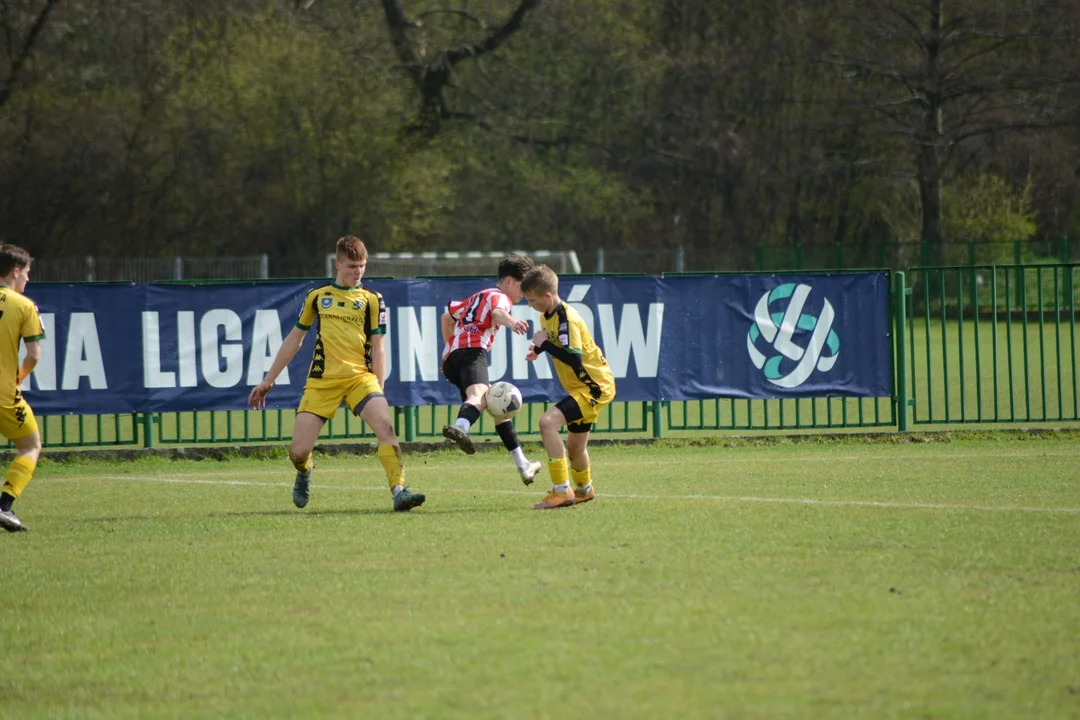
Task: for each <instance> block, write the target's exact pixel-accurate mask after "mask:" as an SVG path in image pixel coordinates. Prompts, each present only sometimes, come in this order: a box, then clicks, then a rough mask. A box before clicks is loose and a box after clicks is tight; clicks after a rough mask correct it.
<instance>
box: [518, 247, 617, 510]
mask: <svg viewBox="0 0 1080 720" xmlns="http://www.w3.org/2000/svg"><path fill="white" fill-rule="evenodd" d="M521 291H522V293H523V294H524V296H525V299H526V300H527V301H528V303H529V307H531V308H532V309H533V310H536V311H538V312H539V313H540V330H538V331H537V332H536V334H535V335H534V336H533V340H532V344H531V345H530V346H529V354H528V355H527V356H526V359H527V360H529V361H534V360H536V359H537V358H538V357H539V356H540V353H544V352H546V353H548V354H549V355H551V358H552V360H553V361H554V362H553V363H552V364H553V365H554V366H555V374H556V375H557V376H558V377H559V382H560V383H561V384H562V386H563V389H564V390H566V392H567V396H566V397H564V398H563V399H562V400H560V401H559V402H557V403H556V404H555V406H554V407H552V408H550V409H548V411H547V412H545V413H544V414H543V415H542V416H540V435H541V437H542V438H543V440H544V449H545V450H547V454H548V471H549V472H550V473H551V484H552V488H551V491H550V492H549V493H548V494H547V495H545V496H544V498H543V499H542V500H541V501H540V502H538V503H536V504H535V505H533V509H534V510H548V509H552V508H561V507H569V506H571V505H574V504H577V503H585V502H589V501H590V500H592V499H593V498H595V497H596V491H595V489H594V488H593V483H592V468H591V465H590V463H589V432H590V431H591V430H592V426H593V423H594V422H596V419H597V417H599V415H600V410H601V409H602V408H603V407H604V406H605V405H607V404H609V403H610V402H611V401H612V400H613V399H614V398H615V376H614V375H613V374H612V372H611V368H610V367H609V366H608V362H607V359H606V358H605V357H604V353H603V352H601V350H600V347H599V346H598V345H597V344H596V342H595V341H594V340H593V337H592V334H591V333H590V332H589V328H588V327H587V326H586V325H585V321H584V320H582V318H581V315H580V314H578V312H577V310H575V309H574V308H573V307H571V306H570V305H568V304H567V303H565V302H563V301H562V298H560V297H559V276H558V275H556V274H555V271H554V270H552V269H551V268H549V267H547V266H546V265H540V266H538V267H536V268H534V269H532V270H530V271H529V272H528V273H526V274H525V278H524V280H522V281H521ZM564 425H565V426H566V430H567V435H566V445H565V446H564V445H563V441H562V437H561V436H560V434H559V431H560V430H561V429H562V427H563V426H564ZM567 456H569V467H568V466H567ZM571 484H572V485H573V487H571Z"/></svg>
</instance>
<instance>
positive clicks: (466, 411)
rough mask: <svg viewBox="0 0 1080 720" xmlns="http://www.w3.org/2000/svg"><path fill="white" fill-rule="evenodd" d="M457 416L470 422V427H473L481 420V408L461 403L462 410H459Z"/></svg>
mask: <svg viewBox="0 0 1080 720" xmlns="http://www.w3.org/2000/svg"><path fill="white" fill-rule="evenodd" d="M457 416H458V417H459V418H465V419H466V420H468V421H469V427H472V424H473V423H474V422H476V421H477V420H479V419H480V408H478V407H476V406H475V405H470V404H469V403H461V409H460V410H458V412H457Z"/></svg>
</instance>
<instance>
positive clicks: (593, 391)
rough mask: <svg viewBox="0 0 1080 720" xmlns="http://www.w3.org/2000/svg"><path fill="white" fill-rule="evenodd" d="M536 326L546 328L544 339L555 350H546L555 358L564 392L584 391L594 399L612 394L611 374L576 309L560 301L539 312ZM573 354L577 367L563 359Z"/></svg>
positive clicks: (556, 369) (606, 362) (570, 357)
mask: <svg viewBox="0 0 1080 720" xmlns="http://www.w3.org/2000/svg"><path fill="white" fill-rule="evenodd" d="M540 327H542V328H543V329H544V330H545V331H547V334H548V340H547V342H549V343H551V344H553V345H554V346H555V351H554V352H551V351H550V349H549V354H550V355H551V357H552V359H553V360H554V361H555V362H554V363H553V364H554V366H555V374H556V375H558V376H559V382H561V383H562V386H563V388H565V389H566V391H567V392H573V391H575V390H576V391H578V392H584V393H585V394H586V395H588V396H590V397H591V398H593V399H594V400H599V399H600V398H601V397H602V396H603V397H605V398H611V397H613V396H614V395H615V375H614V374H613V373H612V372H611V367H610V366H609V365H608V361H607V358H605V357H604V353H602V352H601V351H600V347H599V346H598V345H597V344H596V341H594V340H593V337H592V333H590V332H589V328H588V326H587V325H585V321H584V320H582V319H581V315H580V314H579V313H578V311H577V310H575V309H574V308H572V307H571V306H569V305H567V304H566V303H565V302H560V303H559V304H558V305H557V306H556V307H555V309H554V310H552V311H551V312H549V313H544V314H543V315H542V316H541V319H540ZM546 344H547V343H545V345H546ZM560 355H563V357H564V358H566V359H563V358H560V357H559V356H560ZM574 356H577V357H578V358H580V359H581V366H580V369H575V368H574V367H572V366H571V365H570V364H569V363H568V362H567V359H569V360H571V361H575V357H574ZM576 364H577V363H576V362H574V365H576Z"/></svg>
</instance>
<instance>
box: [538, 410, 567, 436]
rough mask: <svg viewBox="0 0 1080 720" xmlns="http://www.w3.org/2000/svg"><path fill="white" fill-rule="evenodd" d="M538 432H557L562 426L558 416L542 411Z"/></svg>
mask: <svg viewBox="0 0 1080 720" xmlns="http://www.w3.org/2000/svg"><path fill="white" fill-rule="evenodd" d="M539 425H540V432H551V431H555V432H558V431H559V428H561V427H562V421H561V420H560V418H559V416H558V415H556V414H554V413H544V414H543V415H541V416H540V422H539Z"/></svg>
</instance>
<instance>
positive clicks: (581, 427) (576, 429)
mask: <svg viewBox="0 0 1080 720" xmlns="http://www.w3.org/2000/svg"><path fill="white" fill-rule="evenodd" d="M555 407H557V408H559V412H561V413H562V414H563V417H564V418H566V432H571V433H587V432H589V431H590V430H592V423H587V422H581V408H580V407H578V404H577V400H575V399H574V398H573V397H571V396H569V395H567V396H566V397H564V398H563V399H562V400H560V401H559V402H557V403H555Z"/></svg>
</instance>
